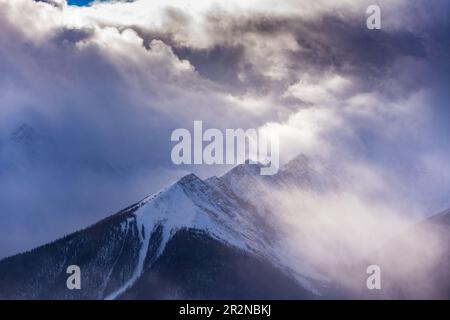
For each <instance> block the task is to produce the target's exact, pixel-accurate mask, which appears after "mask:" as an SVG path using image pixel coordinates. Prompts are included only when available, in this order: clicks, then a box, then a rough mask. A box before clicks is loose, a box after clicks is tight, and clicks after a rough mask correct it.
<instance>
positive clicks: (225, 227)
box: [0, 164, 317, 299]
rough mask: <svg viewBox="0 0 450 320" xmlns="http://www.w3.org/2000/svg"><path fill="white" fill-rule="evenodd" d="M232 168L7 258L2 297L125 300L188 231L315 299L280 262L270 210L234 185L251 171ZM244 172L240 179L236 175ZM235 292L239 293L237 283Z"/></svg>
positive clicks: (303, 280)
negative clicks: (71, 275)
mask: <svg viewBox="0 0 450 320" xmlns="http://www.w3.org/2000/svg"><path fill="white" fill-rule="evenodd" d="M235 170H236V171H234V172H233V173H230V175H225V176H224V177H221V178H211V179H208V180H207V181H206V182H205V181H202V180H201V179H199V178H198V177H196V176H195V175H192V174H191V175H188V176H185V177H184V178H182V179H181V180H179V181H178V182H177V183H175V184H174V185H172V186H170V187H168V188H166V189H165V190H162V191H161V192H159V193H157V194H155V195H153V196H150V197H148V198H146V199H144V200H142V201H141V202H139V203H137V204H135V205H133V206H131V207H129V208H127V209H125V210H123V211H121V212H119V213H118V214H116V215H114V216H112V217H110V218H108V219H106V220H104V221H101V222H99V223H98V224H96V225H94V226H92V227H90V228H88V229H86V230H83V231H80V232H77V233H74V234H72V235H69V236H67V237H65V238H63V239H61V240H58V241H56V242H54V243H51V244H48V245H46V246H43V247H40V248H37V249H34V250H32V251H31V252H28V253H24V254H21V255H17V256H14V257H10V258H7V259H4V260H2V261H1V262H0V297H1V298H26V299H28V298H31V299H34V298H49V299H54V298H56V299H77V298H84V299H115V298H119V297H121V296H124V295H125V296H126V293H127V291H128V290H130V289H131V288H132V287H134V288H136V286H139V281H141V277H142V275H143V274H145V273H146V272H148V270H152V268H153V266H155V264H156V263H158V261H160V259H162V257H163V256H164V254H165V250H166V247H167V246H168V244H169V243H172V242H171V241H172V240H173V238H174V237H175V236H176V235H177V234H178V233H179V232H186V230H190V231H189V232H190V233H188V236H189V235H190V237H191V238H192V237H194V239H198V236H197V237H196V236H194V235H198V234H199V232H200V234H201V235H202V237H203V238H205V239H206V238H207V240H205V239H204V240H203V241H206V242H208V243H209V244H210V246H212V247H217V248H218V249H217V250H218V252H216V253H215V255H214V257H215V259H219V260H220V259H224V258H225V256H227V257H230V256H232V257H235V258H236V259H238V260H240V259H244V260H245V261H246V263H247V264H248V265H260V266H261V265H264V266H265V267H264V268H263V267H260V269H261V270H266V271H267V272H268V273H270V274H272V275H273V274H277V276H278V277H280V278H283V279H284V280H283V281H281V283H289V282H292V281H294V285H290V286H291V289H290V290H291V291H289V292H294V291H296V292H297V293H298V294H296V295H295V296H296V297H299V296H303V297H307V296H308V297H313V296H314V294H316V293H317V290H316V286H315V285H314V283H315V281H314V280H312V279H310V278H309V276H308V275H302V274H298V273H297V274H296V273H293V272H292V270H290V269H289V268H288V267H287V266H285V265H283V263H282V259H280V256H279V247H278V246H277V231H276V230H275V229H274V228H273V226H271V225H270V223H267V221H266V220H265V216H266V215H267V214H268V212H263V208H262V207H260V206H258V205H255V203H258V201H256V202H255V201H254V199H253V200H251V199H249V198H246V197H244V194H243V193H242V192H240V193H239V190H237V189H235V188H233V187H232V186H236V185H238V184H239V181H238V180H239V179H237V177H239V176H240V179H241V180H242V181H245V180H246V179H254V178H255V177H251V176H250V172H251V171H252V170H253V168H252V167H249V165H248V164H244V165H242V166H240V167H238V168H235ZM240 171H243V174H240V175H236V176H234V175H235V174H236V172H240ZM233 176H234V177H233ZM231 177H232V179H231ZM241 185H244V182H242V183H241ZM253 195H254V196H255V197H256V194H253ZM185 236H186V235H185ZM180 245H182V244H180ZM172 246H173V245H172ZM199 246H201V244H197V245H195V246H194V247H195V248H198V247H199ZM175 251H177V252H178V251H180V249H177V250H175ZM242 257H245V258H242ZM71 264H75V265H78V266H80V268H81V270H82V273H83V286H84V288H83V290H80V291H76V290H75V291H69V290H67V289H66V287H65V279H66V278H67V275H66V274H65V269H66V268H67V266H68V265H71ZM178 268H183V266H182V265H180V266H178ZM198 269H201V268H198ZM234 269H236V268H234ZM210 272H211V271H210ZM235 272H237V269H236V270H235ZM261 276H263V275H261ZM294 278H295V279H296V280H297V281H295V280H293V279H294ZM267 279H269V278H267ZM288 279H291V280H289V281H288ZM224 280H225V279H224ZM255 285H256V284H255ZM258 285H260V284H258ZM246 286H247V289H248V290H249V291H248V292H257V290H256V291H254V290H253V289H254V288H253V289H252V288H250V287H251V283H247V284H246ZM304 288H307V290H305V289H304ZM235 289H236V290H237V291H236V292H239V286H237V287H236V288H235ZM278 289H279V292H282V291H283V290H281V288H278ZM294 289H295V290H294ZM139 292H142V290H141V291H139ZM187 292H189V290H187ZM197 293H198V294H199V295H202V293H201V292H197ZM300 293H301V294H300ZM224 294H225V293H224ZM202 296H205V293H203V295H202ZM133 297H134V298H140V296H139V295H138V296H136V295H133ZM146 297H148V296H144V297H141V298H146Z"/></svg>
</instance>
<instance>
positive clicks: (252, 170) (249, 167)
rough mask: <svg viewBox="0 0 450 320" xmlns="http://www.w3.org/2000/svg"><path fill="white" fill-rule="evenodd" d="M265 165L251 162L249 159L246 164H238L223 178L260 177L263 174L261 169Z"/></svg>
mask: <svg viewBox="0 0 450 320" xmlns="http://www.w3.org/2000/svg"><path fill="white" fill-rule="evenodd" d="M263 167H264V165H263V164H261V163H259V162H254V161H250V160H249V159H247V160H245V162H244V163H241V164H238V165H237V166H235V167H234V168H232V169H231V170H230V171H228V172H227V173H225V174H224V175H223V176H222V177H223V178H226V177H230V176H242V175H245V174H249V175H259V174H260V173H261V168H263Z"/></svg>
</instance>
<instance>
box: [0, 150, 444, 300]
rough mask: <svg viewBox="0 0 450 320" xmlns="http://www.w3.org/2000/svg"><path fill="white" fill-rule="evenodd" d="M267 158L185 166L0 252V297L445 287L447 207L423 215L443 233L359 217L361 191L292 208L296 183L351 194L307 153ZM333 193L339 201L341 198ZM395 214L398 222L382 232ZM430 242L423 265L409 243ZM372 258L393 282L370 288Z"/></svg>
mask: <svg viewBox="0 0 450 320" xmlns="http://www.w3.org/2000/svg"><path fill="white" fill-rule="evenodd" d="M260 166H261V165H259V164H250V163H249V162H246V163H244V164H241V165H238V166H237V167H235V168H233V169H232V170H230V171H229V172H227V173H226V174H224V175H223V176H221V177H211V178H209V179H207V180H201V179H200V178H198V177H197V176H195V175H193V174H190V175H187V176H185V177H183V178H182V179H180V180H179V181H178V182H176V183H175V184H173V185H171V186H168V187H167V188H165V189H163V190H161V191H160V192H158V193H155V194H153V195H151V196H149V197H146V198H145V199H143V200H142V201H140V202H138V203H136V204H134V205H132V206H130V207H128V208H126V209H124V210H122V211H120V212H118V213H117V214H115V215H113V216H111V217H109V218H107V219H105V220H102V221H100V222H98V223H97V224H94V225H93V226H91V227H89V228H87V229H84V230H81V231H78V232H76V233H73V234H70V235H67V236H65V237H64V238H61V239H59V240H56V241H54V242H51V243H49V244H47V245H44V246H42V247H38V248H36V249H33V250H31V251H29V252H26V253H22V254H19V255H16V256H12V257H9V258H6V259H3V260H2V261H0V292H1V295H0V297H1V298H6V299H199V298H200V299H238V298H239V299H282V298H283V299H318V298H332V297H340V298H349V297H352V296H354V297H364V296H367V297H375V298H378V297H380V298H381V297H383V298H403V297H410V296H412V297H425V298H426V297H441V298H442V297H447V296H448V294H449V291H448V283H447V282H446V281H444V280H445V279H447V278H446V275H445V270H446V269H445V267H444V266H443V265H442V262H441V261H443V262H444V263H448V259H447V258H446V257H448V254H449V252H450V251H449V248H448V247H447V244H448V241H447V240H446V239H447V237H446V235H447V233H448V227H449V226H448V224H447V223H446V221H447V220H448V219H447V218H448V212H444V213H442V214H441V215H439V216H436V217H434V218H433V219H431V220H430V221H429V222H426V225H427V226H428V227H429V225H433V228H435V227H437V228H440V230H442V231H441V232H439V233H437V232H435V231H434V229H430V230H433V231H432V232H431V231H430V230H428V231H426V229H424V228H423V227H422V224H417V223H416V222H413V221H411V220H409V221H407V222H406V221H403V220H396V219H394V217H392V216H388V215H385V213H384V212H381V211H377V210H375V212H376V215H374V216H371V215H370V214H369V215H367V214H368V213H367V212H366V213H365V214H366V216H364V219H361V220H360V221H352V219H354V218H356V217H357V215H356V214H355V213H353V212H351V211H350V208H351V206H354V203H350V204H348V205H349V207H346V208H343V207H339V208H338V209H339V210H338V211H336V212H334V213H330V211H333V210H334V209H335V208H333V207H327V211H322V210H321V208H315V209H314V210H313V209H312V208H309V209H308V210H306V209H307V206H305V207H302V205H301V204H297V205H295V206H294V207H295V208H297V209H298V210H301V211H302V212H298V211H297V209H295V210H294V211H292V210H293V208H292V207H291V205H292V203H290V202H289V200H288V199H290V201H294V202H295V201H299V200H300V201H301V200H302V198H301V197H298V194H297V192H301V193H305V194H309V196H311V193H313V194H318V195H321V196H322V197H323V198H324V201H330V200H329V199H333V198H334V196H333V195H336V196H337V197H338V198H340V197H344V200H345V201H347V200H349V198H346V196H345V195H344V194H343V193H342V190H341V188H342V187H341V186H339V185H338V183H337V182H336V181H335V180H334V177H333V176H332V175H330V176H329V177H330V178H328V176H326V175H324V172H322V173H318V171H316V170H314V169H313V168H312V164H311V163H310V161H309V160H308V159H307V158H306V157H305V156H304V155H300V156H299V157H297V158H295V159H293V160H292V162H290V163H289V164H287V165H286V166H285V167H284V168H282V170H280V171H279V173H278V174H277V175H274V176H261V175H259V168H260ZM294 190H296V191H294ZM330 194H331V195H330ZM327 198H328V199H327ZM337 204H339V205H342V203H341V202H340V201H338V202H337ZM294 212H295V213H296V214H294ZM333 214H339V215H341V217H340V218H341V219H340V222H336V221H335V220H333V219H334V218H335V217H334V215H333ZM390 214H392V213H391V212H390ZM397 218H398V217H397ZM399 219H400V218H399ZM331 220H332V221H331ZM380 220H381V221H380ZM327 221H328V223H327ZM394 222H395V223H394ZM347 224H348V225H347ZM387 225H389V226H391V227H395V228H397V229H396V230H391V232H387V233H386V230H385V228H386V226H387ZM402 228H404V229H402ZM355 232H356V233H355ZM366 232H371V233H372V234H371V240H372V242H371V244H372V245H369V244H368V243H365V241H366V240H364V237H361V236H360V235H361V234H362V233H366ZM380 232H382V233H380ZM405 232H407V233H406V234H409V236H407V238H406V239H407V240H408V241H406V242H404V241H400V240H396V239H395V238H394V237H393V236H394V235H395V236H396V238H398V239H403V238H404V236H402V235H403V234H405ZM293 234H295V236H292V235H293ZM430 237H432V238H430ZM429 239H433V241H429ZM424 240H426V241H424ZM356 241H359V242H358V244H357V245H355V243H356ZM378 241H380V242H378ZM369 242H370V241H369ZM397 246H398V249H396V248H397ZM422 247H424V248H422ZM425 248H426V250H427V252H428V255H427V256H426V261H427V263H426V264H425V265H426V266H427V268H426V269H422V268H421V267H420V268H419V266H423V265H424V264H423V263H424V261H423V259H422V258H423V257H421V256H420V255H418V254H415V255H412V253H415V252H422V250H424V249H425ZM405 254H406V255H407V256H408V259H407V260H405V261H403V260H402V259H400V258H399V257H400V256H403V255H405ZM394 258H395V259H394ZM369 259H371V263H376V264H381V265H382V266H383V270H386V273H387V274H388V276H386V279H385V280H383V281H385V284H384V285H385V286H386V288H388V289H386V290H385V291H383V293H382V294H377V293H372V292H369V291H364V290H363V288H364V286H365V280H366V276H367V275H366V267H367V265H369V264H368V263H369V262H368V261H369ZM399 259H400V260H399ZM409 263H412V264H413V265H412V266H411V265H410V264H409ZM69 265H78V266H79V267H80V269H81V279H82V289H81V290H68V289H67V287H66V279H67V276H68V275H67V274H66V269H67V267H68V266H69ZM414 272H415V273H414ZM430 274H433V277H434V279H439V281H440V283H439V284H437V283H435V282H433V284H428V287H426V286H427V282H426V281H424V280H425V279H427V277H428V276H429V275H430ZM399 275H402V277H400V276H399ZM407 276H411V277H415V279H416V280H417V279H422V280H421V282H418V283H417V286H416V288H410V287H409V286H408V283H409V282H407V281H405V279H407ZM437 277H438V278H437ZM383 279H384V278H383ZM443 281H444V282H443ZM425 288H428V291H427V290H425ZM430 288H432V289H433V290H431V289H430Z"/></svg>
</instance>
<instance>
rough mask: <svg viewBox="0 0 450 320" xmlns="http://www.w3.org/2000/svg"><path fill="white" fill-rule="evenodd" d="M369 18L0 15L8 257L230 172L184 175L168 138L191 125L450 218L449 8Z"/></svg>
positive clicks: (360, 10) (206, 9)
mask: <svg viewBox="0 0 450 320" xmlns="http://www.w3.org/2000/svg"><path fill="white" fill-rule="evenodd" d="M369 4H371V3H369V1H325V0H322V1H314V2H311V1H300V0H298V1H294V0H292V1H283V2H282V3H280V2H279V1H272V0H260V1H256V0H252V1H209V2H208V1H201V2H200V1H197V2H194V3H193V2H192V1H181V0H177V1H170V2H168V1H145V0H138V1H134V2H116V1H114V2H101V3H100V2H99V3H94V4H92V5H90V6H87V7H73V6H68V5H67V4H66V2H65V1H64V0H58V1H31V0H15V1H8V0H0V30H1V31H0V97H1V101H0V165H1V167H0V220H1V221H2V223H1V225H0V234H2V236H1V241H0V256H4V255H7V254H11V253H14V252H17V251H20V250H24V249H27V248H30V247H32V246H34V245H36V244H39V243H43V242H45V241H48V240H52V239H54V238H55V237H56V236H60V235H62V234H64V233H67V232H70V231H73V230H75V229H77V228H80V227H82V226H86V225H87V224H89V223H91V222H94V221H96V220H98V219H99V218H101V217H103V216H105V215H107V214H109V213H112V212H113V211H115V210H118V209H120V208H121V207H123V206H126V205H128V204H130V202H132V201H134V200H138V199H139V198H140V197H143V196H144V195H146V194H148V193H151V192H153V191H155V190H156V189H158V188H160V187H162V186H164V185H166V184H167V183H169V182H170V181H173V180H174V179H176V178H177V177H180V176H181V175H183V174H184V173H185V172H187V171H194V172H196V173H197V174H200V175H201V176H207V175H209V174H217V173H220V172H223V170H224V169H225V168H221V167H213V168H210V167H204V166H193V167H182V168H179V167H175V166H173V165H172V163H171V161H170V149H171V143H170V133H171V131H172V130H173V129H175V128H180V127H183V128H191V127H192V122H193V121H194V120H202V121H203V122H204V123H205V124H206V125H207V126H209V127H214V128H222V129H223V128H259V127H270V128H274V129H276V130H277V131H278V132H279V134H280V137H281V141H280V143H281V145H280V146H281V154H280V155H281V159H282V162H286V161H287V160H289V159H290V158H292V157H293V156H295V155H296V154H298V153H300V152H303V153H307V154H308V155H310V156H311V157H313V158H317V159H320V160H321V161H325V162H329V163H331V164H336V163H339V164H340V165H343V167H345V168H348V169H353V171H354V174H358V175H361V176H362V177H366V178H367V179H362V181H367V183H368V184H369V186H370V188H371V190H372V186H373V185H376V186H380V185H381V186H382V187H379V188H378V187H377V188H378V189H377V188H375V189H376V190H377V192H378V190H379V189H381V191H379V192H380V194H389V195H390V197H394V198H396V199H398V203H400V204H401V206H402V207H403V204H409V205H410V207H411V208H414V210H413V211H417V212H418V213H431V212H433V211H434V210H440V209H444V208H445V206H446V205H449V204H450V201H449V200H448V196H449V193H448V191H449V184H448V181H449V179H450V163H449V150H450V139H448V138H449V137H450V126H449V125H448V119H450V110H449V106H448V101H450V100H449V93H448V89H447V86H448V83H449V80H450V79H449V74H450V72H449V71H450V70H449V68H450V63H449V61H450V59H449V52H450V50H449V49H450V43H449V40H448V39H449V38H450V37H449V36H450V34H449V30H450V28H449V23H450V19H449V10H450V6H449V4H448V2H447V1H435V2H433V5H430V4H429V3H428V2H426V1H415V2H414V3H413V4H412V3H411V2H410V1H406V0H405V1H404V0H396V1H379V5H380V6H381V8H382V29H381V30H368V29H367V28H366V26H365V20H366V17H367V15H366V13H365V10H366V8H367V6H368V5H369ZM23 124H25V125H23ZM380 181H381V182H380ZM365 187H366V184H361V188H365ZM367 188H368V187H367Z"/></svg>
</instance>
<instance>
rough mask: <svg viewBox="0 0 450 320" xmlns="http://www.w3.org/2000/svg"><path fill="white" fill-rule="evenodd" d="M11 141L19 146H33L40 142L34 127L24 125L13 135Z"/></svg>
mask: <svg viewBox="0 0 450 320" xmlns="http://www.w3.org/2000/svg"><path fill="white" fill-rule="evenodd" d="M10 139H11V141H13V142H14V143H17V144H21V145H24V146H32V145H34V144H35V143H36V141H37V140H38V134H37V132H36V130H35V129H34V128H33V127H32V126H30V125H29V124H27V123H24V124H22V125H20V126H19V127H18V128H17V129H16V130H14V131H13V132H12V133H11V136H10Z"/></svg>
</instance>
